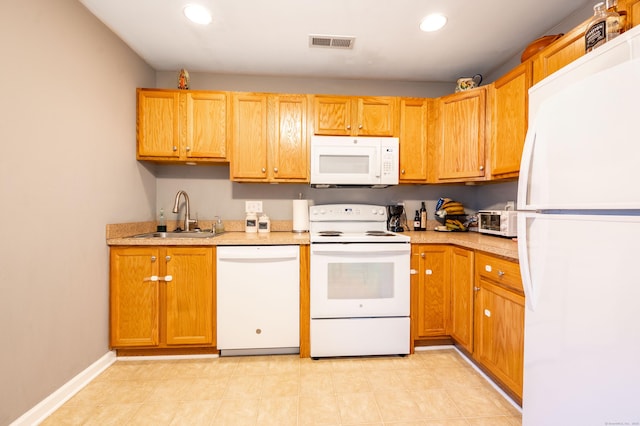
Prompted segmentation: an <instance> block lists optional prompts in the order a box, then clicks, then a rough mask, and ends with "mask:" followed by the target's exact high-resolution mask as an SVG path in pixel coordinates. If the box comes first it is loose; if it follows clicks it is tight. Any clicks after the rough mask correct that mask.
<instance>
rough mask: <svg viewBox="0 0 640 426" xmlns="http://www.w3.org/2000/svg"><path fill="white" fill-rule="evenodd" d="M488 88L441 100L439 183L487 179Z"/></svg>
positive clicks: (460, 93)
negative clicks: (485, 172)
mask: <svg viewBox="0 0 640 426" xmlns="http://www.w3.org/2000/svg"><path fill="white" fill-rule="evenodd" d="M486 98H487V97H486V87H479V88H476V89H471V90H467V91H464V92H459V93H455V94H453V95H448V96H445V97H443V98H441V99H440V114H441V115H440V129H439V133H440V152H439V164H440V169H439V173H438V177H439V180H441V181H443V180H450V181H451V180H453V179H455V180H456V181H460V180H465V179H469V178H479V177H483V176H484V169H485V126H486V123H485V122H486V111H485V108H486Z"/></svg>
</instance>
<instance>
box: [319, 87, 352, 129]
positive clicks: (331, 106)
mask: <svg viewBox="0 0 640 426" xmlns="http://www.w3.org/2000/svg"><path fill="white" fill-rule="evenodd" d="M313 115H314V125H313V133H314V134H316V135H330V136H331V135H335V136H349V135H351V98H350V97H347V96H314V98H313Z"/></svg>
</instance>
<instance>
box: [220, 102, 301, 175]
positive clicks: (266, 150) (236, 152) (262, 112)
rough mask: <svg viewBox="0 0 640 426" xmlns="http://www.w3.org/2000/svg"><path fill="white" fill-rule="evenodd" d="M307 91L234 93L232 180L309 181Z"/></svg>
mask: <svg viewBox="0 0 640 426" xmlns="http://www.w3.org/2000/svg"><path fill="white" fill-rule="evenodd" d="M308 107H309V98H308V96H307V95H284V94H283V95H270V94H266V93H234V94H233V107H232V108H233V125H232V127H233V132H232V133H233V135H232V154H231V161H230V163H231V167H230V173H231V180H234V181H239V182H301V183H304V182H308V181H309V144H308V139H309V136H308V132H307V129H308V123H307V120H308Z"/></svg>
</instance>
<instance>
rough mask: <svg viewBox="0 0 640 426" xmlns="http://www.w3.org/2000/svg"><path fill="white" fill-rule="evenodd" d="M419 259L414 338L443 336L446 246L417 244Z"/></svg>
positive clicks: (447, 288) (447, 285)
mask: <svg viewBox="0 0 640 426" xmlns="http://www.w3.org/2000/svg"><path fill="white" fill-rule="evenodd" d="M419 256H420V259H419V268H418V274H419V277H418V289H417V290H418V291H417V296H418V297H417V304H418V305H417V312H416V314H417V315H416V325H415V326H416V332H415V336H416V337H417V338H422V337H433V336H445V335H446V334H447V321H448V318H449V307H450V277H451V274H450V256H451V255H450V252H449V247H448V246H444V245H421V246H420V248H419Z"/></svg>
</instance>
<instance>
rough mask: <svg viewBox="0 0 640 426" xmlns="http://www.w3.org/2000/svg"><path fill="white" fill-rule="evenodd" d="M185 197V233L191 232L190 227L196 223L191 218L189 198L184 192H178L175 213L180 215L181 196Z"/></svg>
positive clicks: (174, 204) (174, 207)
mask: <svg viewBox="0 0 640 426" xmlns="http://www.w3.org/2000/svg"><path fill="white" fill-rule="evenodd" d="M181 195H183V196H184V228H183V229H182V230H183V231H189V226H190V224H191V223H195V222H196V221H195V220H194V219H191V218H190V217H189V196H188V195H187V193H186V192H185V191H183V190H180V191H178V193H177V194H176V201H175V202H174V203H173V212H174V213H178V207H179V204H180V196H181Z"/></svg>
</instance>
